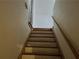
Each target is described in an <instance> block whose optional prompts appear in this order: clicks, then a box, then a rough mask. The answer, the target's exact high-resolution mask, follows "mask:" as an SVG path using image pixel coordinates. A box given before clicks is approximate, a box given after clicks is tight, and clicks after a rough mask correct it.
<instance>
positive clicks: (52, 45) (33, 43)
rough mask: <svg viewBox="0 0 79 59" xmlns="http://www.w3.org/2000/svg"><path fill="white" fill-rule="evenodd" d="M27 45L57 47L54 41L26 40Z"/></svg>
mask: <svg viewBox="0 0 79 59" xmlns="http://www.w3.org/2000/svg"><path fill="white" fill-rule="evenodd" d="M27 46H31V47H32V46H33V47H48V48H49V47H50V48H53V47H57V44H56V43H55V42H53V43H52V42H51V43H50V42H28V43H27Z"/></svg>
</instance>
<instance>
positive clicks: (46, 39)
mask: <svg viewBox="0 0 79 59" xmlns="http://www.w3.org/2000/svg"><path fill="white" fill-rule="evenodd" d="M29 41H36V42H56V38H32V37H31V38H29Z"/></svg>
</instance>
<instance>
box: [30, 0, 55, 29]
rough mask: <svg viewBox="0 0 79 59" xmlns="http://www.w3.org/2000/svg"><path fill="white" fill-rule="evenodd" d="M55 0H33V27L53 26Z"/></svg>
mask: <svg viewBox="0 0 79 59" xmlns="http://www.w3.org/2000/svg"><path fill="white" fill-rule="evenodd" d="M54 3H55V0H32V1H31V6H32V7H31V14H32V15H31V18H32V26H33V28H52V27H53V25H54V23H53V20H52V17H51V16H53V8H54Z"/></svg>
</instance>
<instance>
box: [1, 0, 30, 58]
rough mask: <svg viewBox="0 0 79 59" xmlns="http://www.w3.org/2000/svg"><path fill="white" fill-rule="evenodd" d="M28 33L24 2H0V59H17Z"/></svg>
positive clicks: (19, 0) (14, 0)
mask: <svg viewBox="0 0 79 59" xmlns="http://www.w3.org/2000/svg"><path fill="white" fill-rule="evenodd" d="M29 33H30V28H29V27H28V11H27V9H26V8H25V1H24V0H2V1H1V0H0V59H17V57H18V55H19V53H20V51H21V48H22V46H23V44H24V42H25V40H26V38H27V37H28V34H29Z"/></svg>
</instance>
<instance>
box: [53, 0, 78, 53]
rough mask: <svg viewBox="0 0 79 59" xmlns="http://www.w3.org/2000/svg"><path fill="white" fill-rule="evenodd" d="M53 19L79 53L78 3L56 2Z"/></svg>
mask: <svg viewBox="0 0 79 59" xmlns="http://www.w3.org/2000/svg"><path fill="white" fill-rule="evenodd" d="M54 18H55V20H56V21H57V22H58V23H59V24H60V26H61V28H62V29H63V31H64V32H65V34H66V35H67V36H68V38H69V41H70V42H71V43H72V45H73V46H74V48H75V49H76V51H77V52H78V53H79V1H78V0H56V3H55V8H54Z"/></svg>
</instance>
